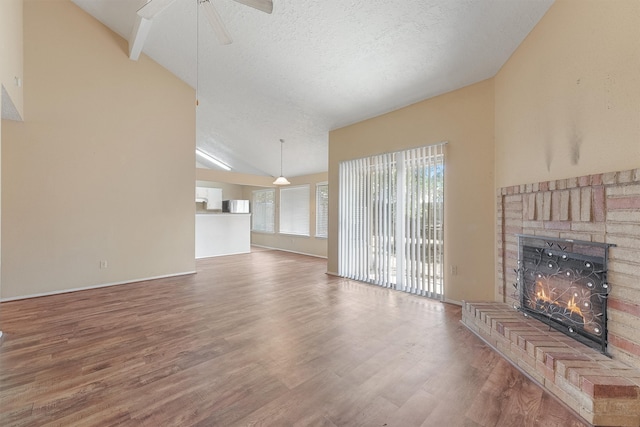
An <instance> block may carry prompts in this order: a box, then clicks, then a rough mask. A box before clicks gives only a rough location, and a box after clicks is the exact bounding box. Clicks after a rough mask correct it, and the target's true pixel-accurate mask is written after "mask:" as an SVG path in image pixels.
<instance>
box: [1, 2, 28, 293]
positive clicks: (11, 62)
mask: <svg viewBox="0 0 640 427" xmlns="http://www.w3.org/2000/svg"><path fill="white" fill-rule="evenodd" d="M22 22H23V20H22V0H4V1H2V2H0V86H2V87H4V88H5V90H6V91H7V93H8V94H9V96H10V98H11V103H12V104H13V105H14V107H15V108H16V109H17V111H18V113H19V114H20V116H21V117H24V90H23V87H24V86H23V85H20V86H18V85H16V81H15V78H16V77H18V78H20V79H21V80H23V79H24V74H23V36H22ZM3 101H5V102H6V101H7V100H3V99H2V93H1V91H0V105H2V102H3ZM2 122H3V120H0V176H1V175H2V168H1V164H2V161H1V159H2V155H1V153H2ZM1 195H2V180H1V178H0V227H1V224H2V220H1V218H2V214H1V212H2V203H1V199H2V197H1ZM1 248H2V237H1V235H0V251H1V250H2V249H1ZM1 295H2V260H1V259H0V296H1Z"/></svg>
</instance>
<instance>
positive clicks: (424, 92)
mask: <svg viewBox="0 0 640 427" xmlns="http://www.w3.org/2000/svg"><path fill="white" fill-rule="evenodd" d="M197 1H198V0H176V1H175V2H174V3H173V4H172V5H171V6H169V7H168V8H167V9H166V10H165V11H164V12H162V13H161V14H160V15H158V16H156V17H155V18H154V19H153V26H152V28H151V31H150V33H149V36H148V38H147V41H146V43H145V45H144V50H143V52H144V53H146V54H147V55H149V56H150V57H151V58H153V59H154V60H155V61H157V62H158V63H160V64H161V65H163V66H164V67H166V68H167V69H168V70H170V71H171V72H173V73H174V74H175V75H176V76H178V77H179V78H180V79H182V80H184V81H185V82H187V83H188V84H189V85H190V86H192V87H194V88H195V87H196V85H197V90H198V99H199V102H200V104H199V107H198V111H197V146H198V147H201V148H202V149H204V150H205V151H207V152H209V153H210V154H212V155H213V156H215V157H217V158H219V159H221V160H222V161H224V162H226V163H227V164H229V165H231V166H232V168H233V170H234V171H236V172H243V173H252V174H259V175H272V176H278V175H279V174H280V151H279V150H280V142H279V140H280V138H283V139H284V140H285V144H284V156H283V158H284V162H283V171H284V174H285V176H288V177H289V176H299V175H304V174H309V173H317V172H323V171H326V170H327V157H328V132H329V131H330V130H333V129H336V128H339V127H342V126H345V125H348V124H351V123H355V122H358V121H361V120H364V119H367V118H371V117H375V116H377V115H380V114H383V113H386V112H389V111H392V110H395V109H397V108H399V107H403V106H406V105H409V104H412V103H415V102H417V101H420V100H423V99H426V98H430V97H432V96H435V95H439V94H442V93H445V92H449V91H451V90H454V89H458V88H460V87H463V86H466V85H469V84H472V83H475V82H478V81H481V80H484V79H487V78H489V77H492V76H494V75H495V74H496V73H497V71H498V70H499V69H500V67H501V66H502V65H503V64H504V62H505V61H506V60H507V59H508V58H509V56H510V55H511V53H512V52H513V51H514V50H515V49H516V47H517V46H518V45H519V44H520V43H521V42H522V40H523V39H524V38H525V37H526V35H527V34H528V33H529V31H531V29H532V28H533V27H534V25H535V24H536V23H537V22H538V21H539V20H540V18H541V17H542V16H543V14H544V13H545V12H546V11H547V9H548V8H549V7H550V5H551V4H552V3H553V0H323V1H318V0H295V1H294V0H273V1H274V7H273V14H271V15H268V14H265V13H263V12H260V11H257V10H255V9H252V8H249V7H247V6H244V5H242V4H238V3H236V2H234V1H231V0H211V1H212V3H213V4H214V5H215V8H216V9H217V10H218V11H219V13H220V15H221V17H222V20H223V21H224V23H225V25H226V27H227V30H228V31H229V33H230V34H231V37H232V38H233V44H231V45H226V46H224V45H220V44H218V42H217V40H216V38H215V35H214V33H213V31H212V29H211V27H210V25H209V23H208V21H207V20H206V19H205V16H204V15H203V14H202V13H200V16H199V17H198V3H197ZM73 2H74V3H76V4H77V5H78V6H80V7H81V8H82V9H84V10H86V11H87V12H88V13H90V14H91V15H93V16H94V17H96V18H97V19H98V20H99V21H101V22H102V23H104V24H105V25H107V26H108V27H109V28H111V29H112V30H113V31H115V32H116V33H118V34H120V35H121V36H122V37H124V38H125V39H129V37H130V34H131V31H132V28H133V25H134V21H135V17H136V10H137V9H138V8H139V7H140V6H141V5H142V4H144V3H145V0H73ZM198 28H199V29H198ZM196 46H199V47H198V48H196ZM196 52H198V54H197V55H196ZM123 55H126V53H125V52H123ZM196 64H198V65H197V66H196ZM210 166H211V168H216V167H215V166H212V165H210Z"/></svg>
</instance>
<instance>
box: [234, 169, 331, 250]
mask: <svg viewBox="0 0 640 427" xmlns="http://www.w3.org/2000/svg"><path fill="white" fill-rule="evenodd" d="M287 179H288V180H289V181H290V182H291V185H304V184H308V185H309V236H293V235H289V234H279V233H277V232H276V233H254V232H252V233H251V244H253V245H259V246H264V247H268V248H275V249H281V250H284V251H291V252H297V253H302V254H308V255H314V256H319V257H326V256H327V239H326V238H321V237H319V238H316V237H315V231H316V185H317V184H318V183H321V182H327V173H319V174H313V175H303V176H297V177H287ZM269 180H270V181H271V182H273V180H274V178H269ZM264 187H265V186H246V187H244V198H245V199H248V200H251V199H252V196H251V192H252V191H253V190H258V189H263V188H264ZM269 187H274V186H273V185H269ZM279 206H280V192H279V191H278V188H276V224H275V226H276V231H277V230H278V218H279V210H278V207H279Z"/></svg>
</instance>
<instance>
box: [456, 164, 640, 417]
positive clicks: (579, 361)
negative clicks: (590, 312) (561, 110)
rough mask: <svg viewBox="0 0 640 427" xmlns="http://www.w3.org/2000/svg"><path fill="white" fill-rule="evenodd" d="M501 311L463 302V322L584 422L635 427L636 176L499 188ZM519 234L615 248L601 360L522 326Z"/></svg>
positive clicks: (639, 265) (638, 361)
mask: <svg viewBox="0 0 640 427" xmlns="http://www.w3.org/2000/svg"><path fill="white" fill-rule="evenodd" d="M496 209H497V216H496V217H497V267H498V274H497V283H496V295H497V299H498V301H499V302H495V303H465V305H464V309H463V322H464V323H465V324H466V325H467V326H468V327H469V328H470V329H471V330H472V331H474V332H476V333H477V334H478V335H479V336H480V337H481V338H483V339H485V340H486V341H487V342H488V343H489V344H491V345H493V346H494V347H495V348H496V349H497V350H498V351H500V352H501V353H502V354H503V355H504V356H505V357H507V358H508V359H510V360H511V361H512V362H513V363H514V364H515V365H516V366H519V367H520V368H521V369H522V370H523V371H525V372H526V373H527V374H529V375H530V376H531V377H532V378H533V379H535V380H537V381H538V382H539V383H540V384H541V385H542V386H543V387H545V388H546V389H547V390H549V391H550V392H552V393H553V394H554V395H556V396H557V397H558V398H560V399H561V400H562V401H564V402H565V403H566V404H567V405H569V406H570V407H571V408H573V409H574V410H575V411H576V412H577V413H579V414H580V415H581V416H582V417H583V418H584V419H585V420H586V421H588V422H590V423H592V424H594V425H603V426H613V425H618V426H640V169H633V170H627V171H620V172H612V173H604V174H596V175H588V176H581V177H575V178H569V179H561V180H555V181H546V182H539V183H534V184H526V185H517V186H512V187H506V188H501V189H499V190H498V192H497V204H496ZM518 235H530V236H536V237H540V238H549V239H560V240H562V239H568V240H581V241H586V242H594V243H602V244H605V243H606V244H612V245H615V247H611V248H610V249H609V259H608V273H607V282H608V283H607V286H608V298H607V312H608V322H607V324H608V343H607V345H606V353H607V354H608V356H605V355H603V354H602V352H600V351H598V350H596V349H593V348H590V347H588V346H586V345H584V344H581V343H579V342H577V341H575V340H572V339H571V338H570V337H568V336H566V335H564V334H562V333H560V332H558V331H556V330H550V328H549V327H548V326H546V325H545V324H544V323H541V322H539V321H538V320H536V319H532V318H525V317H524V316H523V314H522V313H520V312H517V311H516V310H514V309H513V306H514V305H516V306H518V305H519V304H520V303H521V301H520V300H519V293H518V290H517V286H518V285H517V284H516V283H517V281H518V271H519V265H518V251H519V249H518Z"/></svg>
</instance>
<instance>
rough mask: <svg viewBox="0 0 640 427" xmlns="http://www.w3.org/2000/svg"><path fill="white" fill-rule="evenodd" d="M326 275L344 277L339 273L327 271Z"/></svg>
mask: <svg viewBox="0 0 640 427" xmlns="http://www.w3.org/2000/svg"><path fill="white" fill-rule="evenodd" d="M325 274H328V275H329V276H336V277H342V276H340V275H339V274H338V273H335V272H333V271H327V272H326V273H325Z"/></svg>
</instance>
